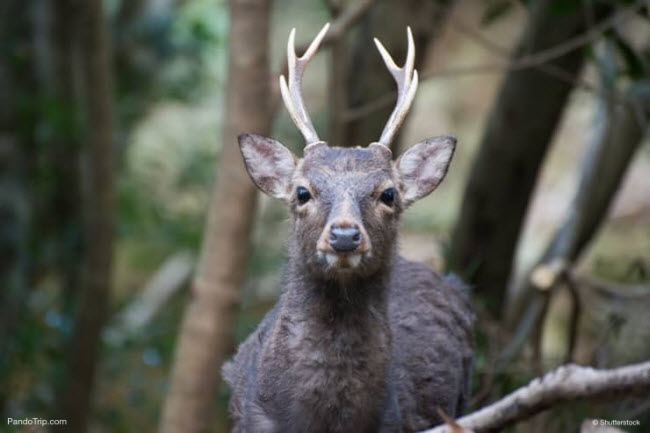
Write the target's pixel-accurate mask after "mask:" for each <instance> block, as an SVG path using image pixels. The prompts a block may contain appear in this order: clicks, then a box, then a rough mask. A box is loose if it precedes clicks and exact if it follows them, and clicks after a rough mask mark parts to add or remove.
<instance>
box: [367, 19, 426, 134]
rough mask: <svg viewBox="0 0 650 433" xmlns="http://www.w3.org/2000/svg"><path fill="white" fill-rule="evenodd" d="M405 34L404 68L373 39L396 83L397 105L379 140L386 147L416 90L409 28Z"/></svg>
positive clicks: (416, 75) (416, 83)
mask: <svg viewBox="0 0 650 433" xmlns="http://www.w3.org/2000/svg"><path fill="white" fill-rule="evenodd" d="M406 34H407V36H408V51H407V54H406V61H405V62H404V66H402V67H401V68H399V67H397V65H396V64H395V62H394V61H393V58H392V57H391V56H390V54H388V51H386V48H384V46H383V45H382V44H381V42H379V40H378V39H377V38H375V44H376V45H377V49H378V50H379V54H381V57H382V58H383V59H384V63H385V64H386V67H387V68H388V70H389V71H390V73H391V75H392V76H393V78H394V79H395V82H396V83H397V103H396V104H395V109H394V110H393V112H392V114H391V115H390V117H389V118H388V122H386V126H385V127H384V130H383V132H382V133H381V138H380V139H379V143H380V144H383V145H384V146H386V147H388V146H389V145H390V142H391V141H392V140H393V137H394V136H395V133H396V132H397V130H398V129H399V127H400V126H402V123H403V122H404V118H405V117H406V113H408V111H409V108H410V106H411V102H413V97H414V96H415V91H416V90H417V88H418V71H416V70H414V69H413V64H414V62H415V44H414V43H413V34H412V33H411V28H410V27H407V28H406Z"/></svg>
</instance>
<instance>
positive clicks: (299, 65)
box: [280, 23, 330, 144]
mask: <svg viewBox="0 0 650 433" xmlns="http://www.w3.org/2000/svg"><path fill="white" fill-rule="evenodd" d="M329 26H330V24H329V23H327V24H325V26H324V27H323V28H322V30H321V31H320V32H319V33H318V35H316V38H314V40H313V41H312V43H311V44H310V45H309V48H307V51H305V53H304V54H303V55H302V56H301V57H296V48H295V37H296V29H295V28H294V29H292V30H291V33H290V34H289V41H288V42H287V62H288V65H289V69H288V71H289V83H288V84H287V80H286V79H285V78H284V75H281V76H280V92H281V93H282V99H283V100H284V105H285V106H286V107H287V111H288V112H289V115H290V116H291V119H292V120H293V123H295V125H296V126H297V127H298V129H299V130H300V133H301V134H302V135H303V137H305V141H306V142H307V144H312V143H315V142H318V141H320V139H319V138H318V134H317V133H316V130H315V129H314V125H313V124H312V123H311V119H310V118H309V114H307V110H306V109H305V103H304V102H303V100H302V90H301V85H302V74H303V72H304V71H305V67H306V66H307V64H308V63H309V61H310V60H311V59H312V57H313V56H314V54H316V51H317V50H318V47H319V45H320V43H321V42H322V40H323V38H324V37H325V34H326V33H327V30H328V29H329Z"/></svg>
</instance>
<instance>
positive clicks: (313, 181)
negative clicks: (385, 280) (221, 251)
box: [239, 25, 456, 279]
mask: <svg viewBox="0 0 650 433" xmlns="http://www.w3.org/2000/svg"><path fill="white" fill-rule="evenodd" d="M328 26H329V25H326V26H325V27H324V28H323V30H321V32H320V33H319V34H318V36H316V39H315V40H314V41H313V42H312V44H311V45H310V46H309V48H308V49H307V51H305V54H304V55H303V56H302V57H296V54H295V51H294V48H293V46H294V36H295V29H294V30H292V31H291V34H290V36H289V47H288V50H287V57H288V64H289V68H288V71H289V79H288V81H287V80H285V78H284V76H282V77H280V90H281V92H282V98H283V100H284V103H285V106H286V107H287V110H288V111H289V114H290V115H291V118H292V119H293V121H294V123H295V124H296V126H297V127H298V129H299V130H300V132H301V133H302V135H303V136H304V138H305V141H306V142H307V144H308V146H307V147H306V148H305V152H304V158H303V159H298V158H296V157H295V156H294V155H293V154H292V153H291V152H290V151H289V150H287V149H286V148H285V147H284V146H283V145H282V144H280V143H279V142H277V141H275V140H272V139H269V138H264V137H260V136H258V135H254V134H241V135H240V136H239V145H240V148H241V151H242V154H243V156H244V161H245V163H246V168H247V170H248V172H249V174H250V176H251V178H252V179H253V181H254V182H255V183H256V184H257V186H258V187H259V188H260V189H261V190H262V191H264V192H265V193H267V194H269V195H270V196H272V197H276V198H280V199H283V200H285V201H286V202H287V203H288V204H289V206H290V208H291V211H292V215H293V218H292V221H293V229H292V230H293V233H292V243H291V245H292V249H293V251H292V254H293V253H295V254H299V256H300V260H301V261H302V263H304V264H305V265H306V266H307V269H308V270H309V271H310V272H312V273H316V274H317V275H319V276H321V277H325V278H332V277H333V278H337V279H340V278H342V277H346V276H358V277H363V276H369V275H372V274H373V273H375V272H377V271H378V270H380V269H382V268H387V266H388V265H389V263H388V262H389V261H390V258H391V257H392V255H393V252H394V249H395V238H396V236H397V225H398V219H399V215H400V213H401V212H402V210H403V209H405V208H406V207H407V206H408V205H409V204H411V203H413V202H414V201H416V200H418V199H420V198H422V197H424V196H426V195H427V194H429V193H430V192H431V191H433V190H434V189H435V188H436V186H437V185H438V184H439V183H440V181H441V180H442V179H443V177H444V175H445V173H446V172H447V167H448V166H449V162H450V160H451V157H452V155H453V152H454V147H455V144H456V140H455V139H454V138H452V137H436V138H431V139H428V140H425V141H423V142H420V143H418V144H416V145H414V146H412V147H411V148H410V149H409V150H408V151H406V152H405V153H404V155H402V156H401V157H400V158H399V159H398V160H397V161H395V162H393V160H392V153H391V151H390V150H389V147H388V145H389V144H390V141H391V140H392V138H393V136H394V135H395V132H396V131H397V129H398V128H399V126H400V125H401V123H402V122H403V121H404V117H405V116H406V113H407V111H408V109H409V106H410V104H411V102H412V100H413V97H414V95H415V90H416V89H417V85H418V76H417V71H415V70H414V68H413V62H414V58H415V48H414V46H413V36H412V34H411V30H410V29H408V31H407V35H408V53H407V56H406V63H405V64H404V66H403V67H401V68H400V67H397V65H395V62H393V59H392V58H391V57H390V55H389V54H388V52H386V50H385V49H384V47H383V46H382V45H381V43H379V41H377V40H375V42H376V43H377V47H378V48H379V52H380V54H381V56H382V57H383V59H384V62H385V63H386V66H387V68H388V70H389V71H390V73H391V74H392V75H393V77H394V78H395V81H396V82H397V105H396V107H395V109H394V110H393V113H392V114H391V116H390V118H389V119H388V122H387V124H386V127H385V128H384V131H383V132H382V134H381V138H380V139H379V142H377V143H371V144H370V145H369V146H367V147H365V148H360V147H356V148H340V147H328V146H327V144H326V143H325V142H323V141H320V140H319V138H318V135H317V134H316V131H315V130H314V127H313V125H312V123H311V120H310V119H309V116H308V114H307V111H306V109H305V105H304V103H303V101H302V95H301V91H300V84H301V81H302V73H303V72H304V69H305V67H306V65H307V63H308V62H309V60H310V59H311V58H312V57H313V55H314V54H315V52H316V50H317V49H318V45H319V44H320V42H321V40H322V39H323V37H324V36H325V33H326V32H327V29H328Z"/></svg>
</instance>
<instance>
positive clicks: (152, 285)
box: [104, 251, 194, 344]
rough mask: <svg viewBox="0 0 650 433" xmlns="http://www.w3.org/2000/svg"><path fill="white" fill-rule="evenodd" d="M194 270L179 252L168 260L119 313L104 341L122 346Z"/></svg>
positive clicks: (191, 259) (186, 255)
mask: <svg viewBox="0 0 650 433" xmlns="http://www.w3.org/2000/svg"><path fill="white" fill-rule="evenodd" d="M193 270H194V257H192V255H191V254H190V253H189V252H187V251H181V252H179V253H176V254H174V255H172V256H171V257H170V258H168V259H167V260H166V261H165V263H164V264H163V265H162V266H161V267H160V269H158V270H157V271H156V273H155V274H154V275H153V277H152V278H151V279H150V280H149V281H148V282H147V285H146V286H145V287H144V289H143V290H142V293H140V294H139V295H138V296H137V297H136V298H135V300H133V301H132V302H131V303H129V304H128V305H127V306H126V307H125V308H124V310H123V311H122V312H120V313H119V314H118V315H117V317H116V320H115V321H114V323H113V324H112V326H110V327H109V328H107V329H106V331H105V332H104V338H105V339H106V340H108V341H110V342H112V343H114V344H119V343H122V342H123V341H124V340H126V339H127V338H129V337H131V336H133V335H136V334H137V333H138V332H139V331H140V330H141V329H142V328H144V327H145V326H146V325H147V324H148V323H149V322H150V321H151V320H152V319H153V318H154V316H155V315H156V314H157V313H158V312H159V311H160V310H162V308H163V307H164V306H165V304H167V302H168V301H169V299H170V298H171V297H172V296H173V295H174V293H176V292H178V291H179V290H180V288H181V287H183V286H184V285H185V284H187V283H188V282H189V281H190V277H191V276H192V271H193Z"/></svg>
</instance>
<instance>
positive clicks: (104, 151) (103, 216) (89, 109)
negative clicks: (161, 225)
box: [60, 0, 115, 432]
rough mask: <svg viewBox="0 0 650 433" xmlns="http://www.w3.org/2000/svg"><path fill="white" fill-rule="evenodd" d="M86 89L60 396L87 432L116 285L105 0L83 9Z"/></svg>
mask: <svg viewBox="0 0 650 433" xmlns="http://www.w3.org/2000/svg"><path fill="white" fill-rule="evenodd" d="M81 28H82V29H83V34H82V38H81V45H80V47H81V53H80V54H81V63H80V66H81V81H82V83H81V87H82V93H83V99H82V107H83V115H84V123H85V128H86V130H85V131H84V132H85V141H86V143H87V146H86V149H85V152H86V155H84V158H85V160H84V165H85V166H84V178H83V182H84V189H85V190H84V191H83V204H82V205H83V211H84V241H85V250H84V261H83V264H82V281H83V288H82V291H81V294H80V296H81V297H80V300H79V303H78V309H77V316H76V319H75V325H74V333H73V340H72V350H71V352H70V358H69V363H68V372H67V374H68V381H69V382H68V385H67V389H66V390H65V393H64V394H63V396H62V397H61V400H60V401H62V404H63V412H62V414H63V418H65V419H67V420H68V424H67V428H66V431H69V432H83V431H86V429H87V423H88V417H89V414H90V408H91V401H92V391H93V384H94V376H95V372H96V370H97V358H98V354H99V348H100V336H101V330H102V326H103V325H104V321H105V317H106V315H107V310H108V305H109V296H110V290H111V285H112V261H113V260H112V259H113V231H114V212H115V209H114V202H115V198H114V168H113V165H114V155H113V100H112V96H113V93H112V82H111V73H110V71H111V68H110V55H109V37H108V29H107V26H106V23H105V21H104V14H103V9H102V1H101V0H86V1H84V2H83V6H82V9H81Z"/></svg>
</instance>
